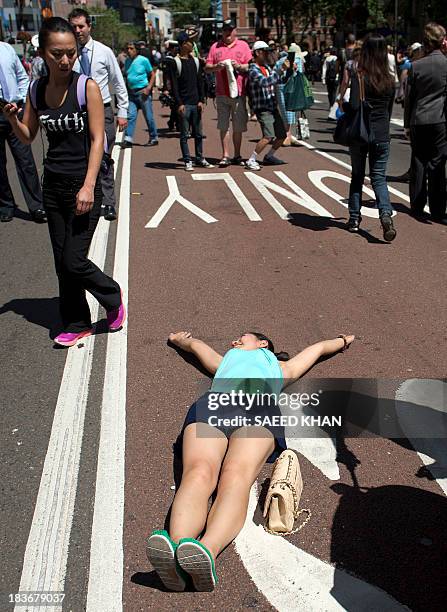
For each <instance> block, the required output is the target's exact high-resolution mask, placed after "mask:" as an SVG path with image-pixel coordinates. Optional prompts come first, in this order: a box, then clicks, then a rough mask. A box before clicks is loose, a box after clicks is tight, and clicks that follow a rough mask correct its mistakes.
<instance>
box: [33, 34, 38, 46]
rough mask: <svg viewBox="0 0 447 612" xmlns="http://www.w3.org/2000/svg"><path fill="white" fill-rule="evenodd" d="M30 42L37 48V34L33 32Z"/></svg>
mask: <svg viewBox="0 0 447 612" xmlns="http://www.w3.org/2000/svg"><path fill="white" fill-rule="evenodd" d="M31 44H32V45H33V47H34V48H35V49H37V48H38V46H39V34H34V36H33V37H32V39H31Z"/></svg>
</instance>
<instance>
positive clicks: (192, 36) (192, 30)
mask: <svg viewBox="0 0 447 612" xmlns="http://www.w3.org/2000/svg"><path fill="white" fill-rule="evenodd" d="M185 31H186V33H187V34H188V36H189V40H190V41H191V43H192V54H193V55H194V57H200V53H199V47H198V46H197V41H198V40H199V30H198V29H197V28H196V27H195V26H189V28H186V30H185Z"/></svg>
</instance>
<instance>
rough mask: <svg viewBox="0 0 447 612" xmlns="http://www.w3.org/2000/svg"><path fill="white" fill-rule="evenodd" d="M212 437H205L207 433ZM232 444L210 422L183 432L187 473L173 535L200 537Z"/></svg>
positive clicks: (171, 529) (174, 506)
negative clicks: (225, 458)
mask: <svg viewBox="0 0 447 612" xmlns="http://www.w3.org/2000/svg"><path fill="white" fill-rule="evenodd" d="M206 435H207V436H208V437H205V436H206ZM227 447H228V440H227V438H226V437H225V436H224V434H223V433H222V432H220V431H218V430H216V429H215V428H214V427H211V426H210V425H207V424H206V423H191V424H190V425H188V426H187V427H186V429H185V431H184V433H183V449H182V456H183V473H182V481H181V483H180V486H179V488H178V490H177V493H176V495H175V498H174V502H173V504H172V509H171V519H170V522H169V535H170V536H171V538H172V539H173V540H174V541H175V542H178V541H179V540H180V538H197V536H198V535H199V534H200V533H201V532H202V531H203V529H204V527H205V523H206V517H207V513H208V501H209V498H210V496H211V494H212V492H213V491H214V489H215V488H216V484H217V479H218V477H219V472H220V468H221V465H222V460H223V458H224V456H225V452H226V450H227Z"/></svg>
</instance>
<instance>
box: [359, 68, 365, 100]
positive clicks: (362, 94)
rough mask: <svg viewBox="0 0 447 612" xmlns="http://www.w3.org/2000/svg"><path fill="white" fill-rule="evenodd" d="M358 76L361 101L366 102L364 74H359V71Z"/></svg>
mask: <svg viewBox="0 0 447 612" xmlns="http://www.w3.org/2000/svg"><path fill="white" fill-rule="evenodd" d="M357 78H358V80H359V90H360V102H364V101H365V81H364V80H363V74H359V73H358V72H357Z"/></svg>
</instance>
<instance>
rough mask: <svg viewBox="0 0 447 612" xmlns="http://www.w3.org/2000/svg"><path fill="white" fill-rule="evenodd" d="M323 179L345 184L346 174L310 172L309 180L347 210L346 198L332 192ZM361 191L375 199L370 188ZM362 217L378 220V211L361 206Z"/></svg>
mask: <svg viewBox="0 0 447 612" xmlns="http://www.w3.org/2000/svg"><path fill="white" fill-rule="evenodd" d="M325 178H333V179H338V180H340V181H343V182H345V183H350V182H351V177H349V176H346V174H340V173H339V172H332V171H331V170H311V171H310V172H309V179H310V180H311V181H312V183H313V184H314V185H315V187H318V189H319V190H320V191H322V192H323V193H325V194H326V195H328V196H329V197H330V198H333V199H334V200H335V201H336V202H338V203H339V204H341V205H342V206H343V207H344V208H346V209H348V204H347V203H346V202H345V199H346V197H345V196H341V195H339V194H338V193H337V192H336V191H333V190H332V189H330V187H328V186H327V185H325V183H324V182H323V180H324V179H325ZM363 191H364V192H365V193H366V194H367V195H368V196H369V197H370V198H372V199H375V195H374V191H373V190H372V189H371V188H370V187H365V186H364V187H363ZM396 214H397V213H396V211H393V215H396ZM362 216H364V217H373V218H375V219H378V218H379V211H378V209H377V208H368V207H367V206H362Z"/></svg>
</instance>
